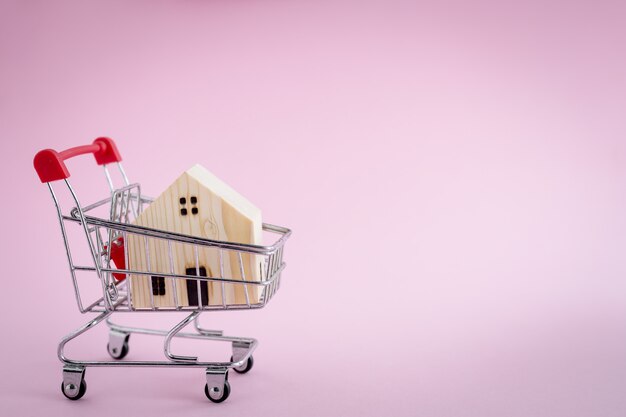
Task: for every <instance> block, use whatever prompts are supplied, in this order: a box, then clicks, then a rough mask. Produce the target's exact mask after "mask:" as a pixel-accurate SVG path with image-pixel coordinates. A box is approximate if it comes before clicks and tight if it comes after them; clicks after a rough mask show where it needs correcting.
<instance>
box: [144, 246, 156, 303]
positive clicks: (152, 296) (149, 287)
mask: <svg viewBox="0 0 626 417" xmlns="http://www.w3.org/2000/svg"><path fill="white" fill-rule="evenodd" d="M143 239H144V247H145V250H146V269H148V273H150V270H151V269H152V267H151V266H150V248H149V247H148V237H147V236H144V237H143ZM148 294H150V305H151V306H152V309H153V310H154V309H155V305H154V293H153V292H152V277H151V276H150V277H148Z"/></svg>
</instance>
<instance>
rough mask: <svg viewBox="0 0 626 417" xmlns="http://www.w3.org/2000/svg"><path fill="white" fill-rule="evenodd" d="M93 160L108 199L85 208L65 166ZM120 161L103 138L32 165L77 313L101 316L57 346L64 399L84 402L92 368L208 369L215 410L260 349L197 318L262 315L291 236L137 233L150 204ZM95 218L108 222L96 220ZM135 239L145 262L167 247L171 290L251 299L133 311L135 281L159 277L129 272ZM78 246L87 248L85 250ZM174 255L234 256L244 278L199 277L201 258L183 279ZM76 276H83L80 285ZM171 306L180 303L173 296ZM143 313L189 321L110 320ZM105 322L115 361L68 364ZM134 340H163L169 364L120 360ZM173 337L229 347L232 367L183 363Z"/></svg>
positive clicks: (278, 232)
mask: <svg viewBox="0 0 626 417" xmlns="http://www.w3.org/2000/svg"><path fill="white" fill-rule="evenodd" d="M88 153H90V154H93V155H94V157H95V159H96V162H97V164H98V165H101V166H103V167H104V173H105V176H106V179H107V182H108V185H109V188H110V196H109V197H107V198H105V199H103V200H100V201H98V202H96V203H94V204H91V205H87V206H82V205H81V204H80V203H79V200H78V197H77V195H76V193H75V191H74V189H73V188H72V186H71V185H70V182H69V181H68V178H69V176H70V174H69V171H68V169H67V167H66V165H65V163H64V161H65V160H67V159H69V158H72V157H74V156H78V155H82V154H88ZM121 159H122V158H121V157H120V154H119V152H118V150H117V147H116V145H115V143H114V142H113V141H112V140H111V139H109V138H98V139H96V140H95V141H94V142H93V143H92V144H91V145H86V146H79V147H75V148H71V149H68V150H65V151H63V152H56V151H54V150H51V149H45V150H42V151H40V152H39V153H37V155H36V156H35V159H34V165H35V170H36V171H37V173H38V175H39V178H40V179H41V182H42V183H45V184H46V185H47V186H48V189H49V190H50V194H51V195H52V199H53V201H54V205H55V207H56V212H57V215H58V218H59V223H60V226H61V235H62V237H63V242H64V244H65V250H66V252H67V259H68V262H69V267H70V275H71V277H72V284H73V287H74V292H75V295H76V301H77V303H78V309H79V310H80V311H81V312H82V313H99V314H98V315H97V316H96V317H95V318H93V319H92V320H90V321H88V322H87V323H85V324H84V325H83V326H81V327H79V328H78V329H76V330H74V331H73V332H71V333H70V334H68V335H67V336H65V337H64V338H63V339H62V340H61V342H60V343H59V347H58V357H59V359H60V360H61V362H62V363H63V382H62V385H61V391H62V392H63V394H64V395H65V396H66V397H67V398H69V399H71V400H77V399H79V398H81V397H82V396H83V395H84V394H85V391H86V389H87V385H86V384H85V369H86V368H87V367H90V366H99V367H106V366H126V367H129V366H137V367H195V368H205V372H206V385H205V390H204V391H205V394H206V396H207V397H208V398H209V400H211V401H213V402H216V403H218V402H222V401H224V400H225V399H226V398H228V396H229V394H230V385H229V383H228V372H229V370H230V369H234V370H235V371H236V372H238V373H246V372H248V371H249V370H250V369H251V368H252V364H253V357H252V353H253V351H254V350H255V348H256V346H257V341H256V340H255V339H253V338H246V337H230V336H225V335H224V334H223V333H222V331H219V330H208V329H206V328H203V327H201V326H200V323H199V321H198V318H199V317H200V314H202V313H203V312H205V311H215V310H235V309H258V308H262V307H264V306H265V305H266V304H267V303H268V302H269V301H270V300H271V299H272V297H273V296H274V294H275V293H276V291H277V290H278V288H279V287H280V277H281V272H282V271H283V269H284V268H285V263H284V262H283V248H284V245H285V242H286V241H287V239H288V238H289V236H290V234H291V231H290V230H289V229H287V228H284V227H280V226H274V225H270V224H265V223H264V224H263V230H264V231H265V232H269V233H270V234H272V235H273V236H276V240H275V242H274V243H273V244H272V245H270V246H260V245H250V244H241V243H234V242H227V241H219V240H211V239H203V238H199V237H195V236H189V235H184V234H180V233H172V232H168V231H164V230H158V229H154V228H147V227H140V226H136V225H133V224H132V223H133V220H134V219H135V218H136V217H137V216H138V215H139V214H140V213H141V212H142V210H143V209H144V207H146V206H147V205H149V204H150V203H151V202H152V201H153V199H151V198H148V197H145V196H142V195H141V190H140V186H139V184H131V183H129V181H128V177H127V176H126V173H125V171H124V169H123V167H122V164H121ZM110 164H115V165H117V167H118V169H119V172H120V176H121V178H122V180H123V182H124V186H122V187H121V188H115V187H114V185H113V180H112V176H111V173H110V172H109V170H108V165H110ZM57 181H62V182H63V184H64V185H65V187H64V188H66V189H67V191H68V192H69V197H70V201H73V204H74V207H73V208H72V209H70V210H69V211H67V212H64V211H63V210H62V208H61V204H60V202H59V198H58V197H57V194H56V193H55V191H54V189H53V183H56V182H57ZM96 213H104V214H100V215H98V214H96ZM70 228H78V229H79V230H78V232H79V234H80V235H84V236H85V237H86V242H87V245H88V248H89V252H90V260H89V262H88V263H89V264H87V265H83V264H79V262H75V261H74V259H73V256H72V248H73V245H74V244H75V242H74V240H75V239H73V238H71V239H70V238H69V236H70V233H68V231H69V230H70ZM132 237H135V238H137V237H140V238H141V241H143V242H144V247H143V250H145V254H146V256H148V257H149V256H150V255H151V253H150V250H151V249H150V248H151V247H154V242H156V241H158V242H161V245H163V243H162V242H166V247H167V248H168V250H167V252H168V253H167V257H168V258H169V260H170V265H172V268H171V273H162V272H160V273H159V276H160V278H161V279H162V280H168V281H170V282H171V284H175V283H176V282H177V280H181V279H182V280H195V281H196V287H197V288H198V299H200V287H201V285H200V284H202V283H203V282H206V283H207V285H208V283H218V284H219V285H221V286H222V288H224V286H226V285H230V286H236V287H237V286H238V287H239V288H242V287H243V290H244V293H245V294H246V297H245V302H241V301H240V302H239V304H233V303H232V302H231V301H229V302H228V303H227V302H226V300H225V299H224V298H223V297H224V295H223V294H224V291H222V303H221V304H219V303H218V304H215V303H213V304H209V303H206V305H205V303H203V302H198V303H197V304H198V305H191V306H189V305H182V304H181V303H179V302H178V301H176V303H175V304H174V305H173V306H169V307H161V306H158V305H155V302H154V298H153V297H151V298H150V304H149V305H148V307H146V306H145V305H143V306H142V307H141V308H136V307H135V305H134V303H133V291H132V280H133V279H134V278H135V279H137V278H136V277H141V276H150V275H152V274H154V272H152V273H151V272H150V271H149V270H147V269H149V266H148V267H147V269H146V270H140V269H137V268H133V269H129V268H127V267H126V266H127V265H129V264H128V259H129V253H128V252H129V249H128V247H125V246H124V244H123V242H125V241H126V242H128V239H129V238H132ZM81 240H82V238H81ZM135 240H137V239H135ZM81 243H83V244H84V242H81ZM151 243H152V245H151ZM175 247H178V248H180V247H186V248H191V249H192V250H193V251H195V253H196V254H197V253H198V250H203V251H206V250H211V251H215V253H216V256H219V259H220V262H222V260H223V259H224V257H226V256H229V257H230V258H229V259H238V260H239V269H240V271H241V274H242V275H241V276H238V277H234V276H228V275H227V274H224V271H223V270H220V271H219V276H208V277H207V276H203V275H205V274H201V273H200V267H199V265H198V257H197V255H196V268H195V270H196V274H195V275H193V274H192V276H190V275H178V274H176V273H175V272H174V268H173V260H172V259H173V257H172V253H173V250H174V248H175ZM161 255H162V254H161ZM152 256H158V254H152ZM233 256H234V258H233ZM242 256H243V257H246V256H247V257H250V256H254V257H256V258H255V259H260V265H261V267H260V274H259V275H260V276H259V277H257V278H258V279H255V280H253V279H246V277H245V274H244V267H243V263H242ZM233 269H235V268H233ZM78 274H81V275H80V277H78ZM85 274H86V275H92V277H87V276H84V275H85ZM94 274H95V278H97V280H99V283H98V286H97V287H98V289H97V295H96V296H94V295H93V294H91V297H90V296H88V295H84V294H83V291H82V289H83V286H84V284H85V283H86V280H87V279H90V280H91V282H93V278H94V277H93V275H94ZM214 274H215V273H214ZM213 285H215V284H213ZM172 287H173V288H174V289H175V288H176V285H172ZM205 288H206V287H205ZM252 288H256V293H255V294H257V295H258V296H255V297H248V293H249V290H251V289H252ZM174 298H175V299H176V296H175V297H174ZM146 311H147V312H162V311H181V312H185V313H186V316H185V318H184V319H183V320H182V321H180V322H179V323H178V324H176V325H175V326H174V327H172V328H168V329H165V330H163V329H149V328H139V327H129V326H122V325H119V324H116V323H114V322H112V321H111V320H110V316H111V315H112V314H113V313H122V312H146ZM103 321H104V322H105V323H106V324H107V325H108V327H109V341H108V345H107V349H108V352H109V354H110V355H111V356H112V357H113V358H114V359H115V360H107V361H105V360H86V361H83V360H74V359H70V358H68V357H67V356H66V355H65V353H64V348H65V345H66V344H67V343H68V342H69V341H70V340H73V339H75V338H77V337H78V336H80V335H81V334H83V333H85V332H86V331H88V330H89V329H91V328H94V327H95V326H96V325H97V324H99V323H101V322H103ZM191 322H193V329H194V330H193V331H190V332H181V330H183V328H185V327H186V326H187V325H188V324H190V323H191ZM132 333H139V334H146V335H157V336H163V337H164V343H163V353H164V355H165V359H164V360H160V361H147V360H146V361H139V360H132V361H131V360H121V359H122V358H124V357H125V356H126V354H127V353H128V346H129V345H128V343H129V337H130V335H131V334H132ZM175 337H176V338H191V339H203V340H213V341H222V342H228V343H230V344H231V345H232V356H231V358H230V360H228V361H224V362H202V361H199V360H198V357H195V356H185V355H178V354H175V353H173V352H172V350H171V346H170V345H171V341H172V339H173V338H175Z"/></svg>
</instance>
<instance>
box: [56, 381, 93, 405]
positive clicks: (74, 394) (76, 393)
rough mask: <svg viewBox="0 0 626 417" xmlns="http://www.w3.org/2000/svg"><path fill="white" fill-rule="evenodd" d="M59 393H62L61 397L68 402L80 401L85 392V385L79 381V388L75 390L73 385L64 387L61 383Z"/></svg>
mask: <svg viewBox="0 0 626 417" xmlns="http://www.w3.org/2000/svg"><path fill="white" fill-rule="evenodd" d="M61 392H62V393H63V395H65V397H66V398H68V399H70V400H73V401H76V400H80V399H81V398H82V397H83V395H85V392H87V383H86V382H85V380H84V379H82V380H81V381H80V388H78V389H77V387H76V386H75V385H74V384H67V385H65V384H64V383H63V382H61Z"/></svg>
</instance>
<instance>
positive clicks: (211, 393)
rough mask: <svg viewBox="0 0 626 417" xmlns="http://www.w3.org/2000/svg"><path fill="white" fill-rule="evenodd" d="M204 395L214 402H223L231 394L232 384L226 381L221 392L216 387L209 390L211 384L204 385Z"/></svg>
mask: <svg viewBox="0 0 626 417" xmlns="http://www.w3.org/2000/svg"><path fill="white" fill-rule="evenodd" d="M204 395H206V397H207V398H208V399H209V400H211V401H213V402H214V403H221V402H222V401H224V400H226V398H228V396H229V395H230V384H229V383H228V381H224V390H223V391H222V392H220V391H219V390H217V389H216V388H213V389H211V390H209V384H205V385H204Z"/></svg>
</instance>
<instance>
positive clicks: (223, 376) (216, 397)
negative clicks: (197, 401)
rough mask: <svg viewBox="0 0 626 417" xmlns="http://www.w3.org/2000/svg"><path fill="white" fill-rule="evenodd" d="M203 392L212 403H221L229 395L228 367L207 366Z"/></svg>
mask: <svg viewBox="0 0 626 417" xmlns="http://www.w3.org/2000/svg"><path fill="white" fill-rule="evenodd" d="M204 394H205V395H206V396H207V398H208V399H209V400H211V401H213V402H214V403H221V402H222V401H224V400H226V398H228V396H229V395H230V384H229V383H228V368H207V369H206V385H205V386H204Z"/></svg>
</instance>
